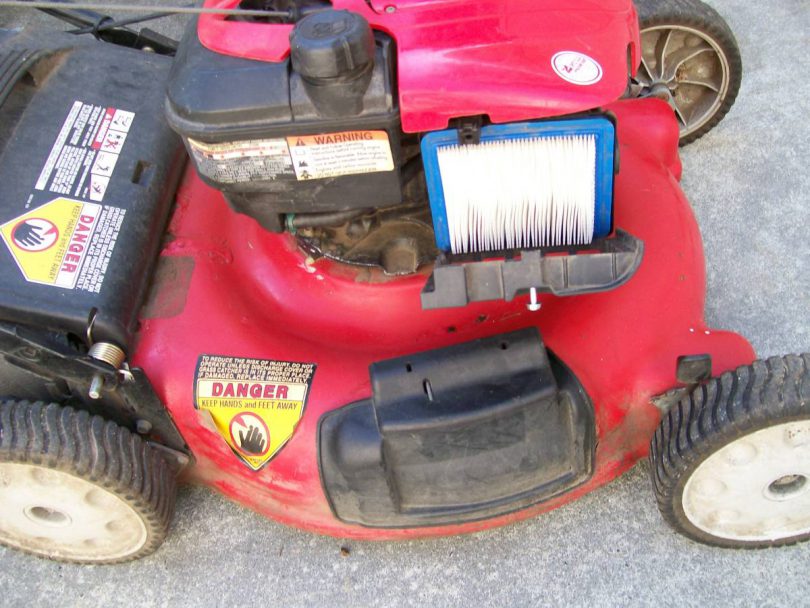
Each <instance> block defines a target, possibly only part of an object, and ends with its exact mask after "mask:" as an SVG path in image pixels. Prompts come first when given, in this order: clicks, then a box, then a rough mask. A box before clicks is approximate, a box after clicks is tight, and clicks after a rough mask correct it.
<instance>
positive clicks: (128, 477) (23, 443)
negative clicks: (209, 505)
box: [0, 401, 176, 564]
mask: <svg viewBox="0 0 810 608" xmlns="http://www.w3.org/2000/svg"><path fill="white" fill-rule="evenodd" d="M0 461H2V462H15V463H21V464H42V465H46V466H50V467H52V468H55V469H58V470H60V471H63V472H66V473H70V474H72V475H76V476H77V477H82V478H84V479H87V480H88V481H92V482H94V483H97V484H98V485H99V486H101V487H103V488H104V489H106V490H108V491H110V492H112V493H114V494H116V495H117V496H119V497H120V498H122V499H124V500H125V501H126V502H127V503H129V504H130V506H132V507H133V508H134V509H135V510H136V511H137V512H138V513H139V514H140V515H141V516H142V517H143V519H144V521H145V522H148V523H147V530H148V539H147V542H146V544H145V545H144V546H143V547H142V548H141V549H140V550H139V551H137V552H136V553H134V554H132V555H129V556H125V557H122V558H119V559H113V560H109V561H104V562H99V561H89V562H87V563H94V564H98V563H119V562H126V561H130V560H133V559H137V558H139V557H143V556H145V555H148V554H149V553H152V552H153V551H154V550H155V549H157V547H158V546H160V544H161V543H162V542H163V540H164V538H165V536H166V533H167V531H168V527H169V523H170V521H171V517H172V515H173V512H174V500H175V495H176V478H175V473H174V470H173V469H172V468H171V467H170V466H169V465H168V463H167V462H166V461H165V459H164V458H163V455H162V454H161V453H160V451H159V450H158V449H156V448H153V447H151V446H150V445H148V444H147V443H145V442H144V441H143V440H142V439H141V438H140V437H139V436H138V435H135V434H133V433H131V432H130V431H129V430H127V429H125V428H123V427H120V426H118V425H116V424H115V423H113V422H110V421H105V420H104V419H103V418H101V417H100V416H91V415H90V414H88V413H87V412H85V411H83V410H75V409H73V408H70V407H63V406H60V405H58V404H55V403H51V404H45V403H43V402H34V403H32V402H29V401H3V402H2V403H0ZM0 542H2V539H0ZM56 559H59V558H56ZM60 561H74V562H78V563H83V562H82V560H71V559H62V560H60Z"/></svg>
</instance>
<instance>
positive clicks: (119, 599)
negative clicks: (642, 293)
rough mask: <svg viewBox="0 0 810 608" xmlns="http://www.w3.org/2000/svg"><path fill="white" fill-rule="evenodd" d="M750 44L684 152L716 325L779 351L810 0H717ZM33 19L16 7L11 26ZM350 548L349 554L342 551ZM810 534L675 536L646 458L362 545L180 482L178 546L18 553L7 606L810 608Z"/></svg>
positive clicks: (790, 348) (794, 339) (6, 575)
mask: <svg viewBox="0 0 810 608" xmlns="http://www.w3.org/2000/svg"><path fill="white" fill-rule="evenodd" d="M711 3H712V4H713V5H714V6H715V7H716V8H717V9H718V10H720V11H721V12H722V13H723V14H724V15H725V16H726V17H727V19H728V21H729V22H730V24H731V27H732V29H733V30H734V31H735V32H736V34H737V37H738V40H739V43H740V46H741V47H742V52H743V58H744V62H745V69H746V74H745V78H744V81H743V86H742V90H741V91H740V96H739V99H738V101H737V105H736V106H735V107H734V109H733V110H732V111H731V113H730V114H729V116H728V117H727V118H726V120H725V121H724V122H723V123H722V124H721V125H720V126H719V127H718V128H717V129H716V130H715V131H713V132H712V133H711V134H710V135H708V136H707V137H705V138H703V139H702V140H700V141H698V142H697V143H695V144H693V145H691V146H690V147H688V148H686V149H684V150H683V161H684V180H683V187H684V189H685V190H686V192H687V194H688V196H689V198H690V199H691V201H692V202H693V204H694V207H695V211H696V213H697V216H698V219H699V222H700V225H701V229H702V232H703V236H704V239H705V249H706V257H707V267H708V282H709V286H708V298H707V305H706V314H707V318H708V321H709V323H710V324H711V325H713V326H715V327H718V328H727V329H731V330H735V331H738V332H741V333H743V334H744V335H746V336H747V337H748V338H749V339H750V340H751V342H752V343H753V344H754V346H755V347H756V349H757V351H758V353H759V354H760V355H761V356H768V355H776V354H784V353H788V352H800V351H808V350H810V322H809V321H808V310H810V267H808V261H809V260H810V239H809V238H808V227H810V205H808V202H809V199H810V196H809V195H808V192H810V175H808V169H807V167H808V166H810V126H809V125H810V120H808V115H810V101H808V99H809V98H810V85H808V84H807V82H808V80H807V75H808V74H810V0H781V1H779V2H767V3H765V2H763V3H755V2H750V1H749V0H711ZM18 23H20V17H19V13H16V12H8V11H6V10H3V9H0V26H9V25H16V24H18ZM341 547H347V548H348V550H349V554H348V555H347V556H342V554H341ZM808 565H810V544H806V545H802V546H797V547H790V548H783V549H778V550H765V551H757V552H750V551H728V550H719V549H712V548H709V547H705V546H702V545H698V544H695V543H693V542H691V541H688V540H685V539H684V538H682V537H680V536H678V535H677V534H676V533H674V532H673V531H672V530H670V529H669V528H668V527H667V526H666V525H665V524H664V522H663V521H662V519H661V518H660V517H659V515H658V512H657V510H656V507H655V504H654V501H653V497H652V493H651V490H650V484H649V480H648V478H647V467H646V464H641V465H639V466H637V467H636V468H635V469H633V470H632V471H631V472H630V473H629V474H627V475H625V476H624V477H623V478H621V479H619V480H618V481H616V482H614V483H612V484H610V485H609V486H608V487H605V488H603V489H601V490H599V491H597V492H594V493H592V494H590V495H589V496H586V497H585V498H583V499H581V500H579V501H577V502H575V503H572V504H570V505H568V506H566V507H564V508H561V509H559V510H557V511H555V512H552V513H550V514H547V515H543V516H541V517H538V518H536V519H533V520H531V521H527V522H524V523H520V524H517V525H513V526H510V527H507V528H504V529H500V530H494V531H489V532H485V533H478V534H474V535H471V536H466V537H457V538H445V539H439V540H428V541H413V542H399V543H385V544H372V543H359V542H349V541H341V540H336V539H331V538H323V537H318V536H313V535H310V534H307V533H303V532H299V531H296V530H293V529H290V528H286V527H282V526H280V525H277V524H275V523H273V522H271V521H268V520H266V519H263V518H262V517H259V516H258V515H255V514H253V513H251V512H250V511H247V510H246V509H243V508H241V507H239V506H237V505H235V504H232V503H230V502H228V501H227V500H225V499H224V498H222V497H220V496H218V495H215V494H213V493H212V492H210V491H208V490H205V489H201V488H191V487H187V488H183V489H182V490H181V491H180V496H179V501H178V507H177V515H176V517H175V524H174V528H173V530H172V533H171V535H170V537H169V539H168V541H167V542H166V544H165V545H164V546H163V547H162V548H161V549H160V550H159V551H158V552H157V553H156V554H155V555H153V556H151V557H149V558H147V559H144V560H142V561H139V562H137V563H133V564H128V565H123V566H116V567H76V566H68V565H60V564H55V563H50V562H47V561H43V560H40V559H36V558H33V557H28V556H25V555H21V554H18V553H16V552H13V551H9V550H3V549H0V590H1V591H0V603H1V604H3V605H9V606H11V605H37V606H43V607H44V606H73V605H104V606H118V605H121V606H130V605H156V606H165V605H172V606H219V605H223V606H224V605H228V606H259V605H270V606H274V605H284V606H309V605H319V604H320V605H328V606H410V605H425V606H463V607H465V608H466V607H469V606H471V605H475V604H479V603H486V604H488V605H495V606H498V605H510V606H513V605H514V606H524V605H543V606H545V605H570V604H576V605H589V606H603V605H604V606H616V605H651V604H655V605H662V606H669V605H672V606H706V605H717V604H723V605H756V606H784V605H791V606H796V605H810V598H809V597H808V595H807V589H808V587H807V567H808Z"/></svg>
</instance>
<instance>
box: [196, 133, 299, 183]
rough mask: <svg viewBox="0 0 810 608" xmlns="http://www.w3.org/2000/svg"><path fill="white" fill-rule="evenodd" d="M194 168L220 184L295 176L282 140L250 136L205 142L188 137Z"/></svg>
mask: <svg viewBox="0 0 810 608" xmlns="http://www.w3.org/2000/svg"><path fill="white" fill-rule="evenodd" d="M188 146H189V149H190V150H191V154H192V155H193V156H194V160H195V161H196V162H197V170H198V171H199V172H200V173H202V174H203V175H205V176H206V177H208V178H210V179H212V180H214V181H216V182H219V183H223V184H239V183H244V182H253V181H266V180H278V179H290V180H294V179H295V171H293V165H292V159H291V158H290V152H289V150H288V149H287V141H286V140H284V139H249V140H245V141H235V142H227V143H221V144H207V143H203V142H200V141H197V140H194V139H191V138H189V140H188Z"/></svg>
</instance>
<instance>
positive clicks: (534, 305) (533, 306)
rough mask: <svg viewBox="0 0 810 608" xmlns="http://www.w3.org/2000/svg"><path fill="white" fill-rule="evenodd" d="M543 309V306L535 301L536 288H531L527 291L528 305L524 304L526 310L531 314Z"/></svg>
mask: <svg viewBox="0 0 810 608" xmlns="http://www.w3.org/2000/svg"><path fill="white" fill-rule="evenodd" d="M542 307H543V305H542V304H541V303H540V302H538V301H537V288H536V287H532V288H531V289H530V290H529V303H528V304H526V308H528V309H529V310H530V311H531V312H537V311H538V310H540V309H541V308H542Z"/></svg>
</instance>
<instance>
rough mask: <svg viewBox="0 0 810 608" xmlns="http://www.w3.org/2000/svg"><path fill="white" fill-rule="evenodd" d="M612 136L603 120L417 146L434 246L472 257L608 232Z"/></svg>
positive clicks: (490, 129)
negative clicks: (468, 142) (474, 139)
mask: <svg viewBox="0 0 810 608" xmlns="http://www.w3.org/2000/svg"><path fill="white" fill-rule="evenodd" d="M614 145H615V129H614V126H613V123H611V122H610V120H608V119H607V118H604V117H598V118H586V119H574V120H562V121H553V122H535V123H518V124H509V125H493V126H487V127H483V128H482V129H481V138H480V143H477V144H460V143H459V136H458V132H457V131H456V130H452V129H451V130H447V131H436V132H434V133H429V134H427V135H426V136H425V137H424V138H423V139H422V158H423V159H424V165H425V176H426V178H427V185H428V194H429V196H430V207H431V211H432V214H433V225H434V228H435V232H436V244H437V245H438V247H439V249H441V250H442V251H449V252H452V253H472V252H486V251H503V250H510V249H535V248H541V247H558V246H572V245H586V244H588V243H590V242H592V241H593V239H595V238H598V237H603V236H607V234H609V233H610V230H611V215H612V206H613V167H614Z"/></svg>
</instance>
